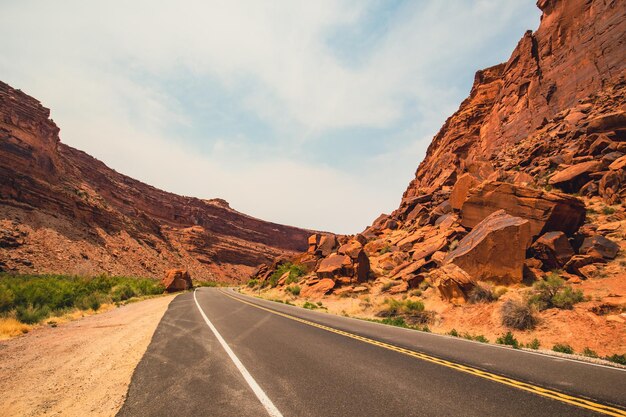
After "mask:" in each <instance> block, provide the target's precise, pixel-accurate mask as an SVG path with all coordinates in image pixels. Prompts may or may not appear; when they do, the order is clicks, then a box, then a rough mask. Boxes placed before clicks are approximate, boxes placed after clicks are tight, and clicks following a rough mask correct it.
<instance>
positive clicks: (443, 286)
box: [430, 264, 476, 304]
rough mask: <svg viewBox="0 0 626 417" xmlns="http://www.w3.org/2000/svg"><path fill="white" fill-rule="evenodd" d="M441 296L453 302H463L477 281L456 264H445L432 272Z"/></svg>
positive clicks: (432, 277)
mask: <svg viewBox="0 0 626 417" xmlns="http://www.w3.org/2000/svg"><path fill="white" fill-rule="evenodd" d="M430 278H431V279H432V280H433V284H434V285H435V288H437V290H438V291H439V294H440V295H441V298H443V299H444V300H446V301H449V302H451V303H453V304H463V303H465V301H466V300H467V296H468V295H469V292H470V291H471V290H472V288H474V286H475V285H476V283H475V282H474V280H473V279H472V277H471V276H470V275H469V274H468V273H467V272H465V271H464V270H463V269H461V268H459V267H458V266H456V265H454V264H448V265H444V266H443V267H441V268H439V269H436V270H434V271H432V272H431V273H430Z"/></svg>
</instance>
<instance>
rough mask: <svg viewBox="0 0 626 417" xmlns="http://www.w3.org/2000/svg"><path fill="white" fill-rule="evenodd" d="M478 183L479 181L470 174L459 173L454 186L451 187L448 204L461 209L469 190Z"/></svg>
mask: <svg viewBox="0 0 626 417" xmlns="http://www.w3.org/2000/svg"><path fill="white" fill-rule="evenodd" d="M478 184H480V181H479V180H478V178H476V177H475V176H473V175H472V174H469V173H465V174H463V175H461V176H460V177H459V178H458V179H457V180H456V183H454V187H452V192H451V193H450V206H451V207H452V208H453V209H455V210H461V207H462V206H463V203H464V202H465V199H466V198H467V195H468V194H469V190H470V189H471V188H473V187H475V186H477V185H478Z"/></svg>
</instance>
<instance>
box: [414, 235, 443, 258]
mask: <svg viewBox="0 0 626 417" xmlns="http://www.w3.org/2000/svg"><path fill="white" fill-rule="evenodd" d="M447 244H448V240H447V239H446V236H445V235H435V236H432V237H430V238H428V239H426V240H424V241H423V242H419V243H416V244H415V245H414V246H413V249H412V252H413V254H412V255H411V258H412V259H413V260H415V261H417V260H420V259H425V258H427V257H429V256H431V255H432V254H433V253H435V252H437V251H439V250H441V249H443V248H444V246H446V245H447Z"/></svg>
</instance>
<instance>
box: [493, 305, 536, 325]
mask: <svg viewBox="0 0 626 417" xmlns="http://www.w3.org/2000/svg"><path fill="white" fill-rule="evenodd" d="M500 314H501V315H502V324H503V325H504V326H506V327H510V328H512V329H518V330H527V329H532V328H534V327H535V325H536V324H537V319H536V318H535V315H534V312H533V309H532V307H531V306H529V305H528V304H523V303H520V302H518V301H514V300H507V301H506V302H505V303H504V304H502V307H501V308H500Z"/></svg>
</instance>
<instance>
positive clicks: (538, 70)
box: [249, 0, 626, 353]
mask: <svg viewBox="0 0 626 417" xmlns="http://www.w3.org/2000/svg"><path fill="white" fill-rule="evenodd" d="M537 6H538V7H539V8H540V9H541V11H542V16H541V22H540V25H539V28H538V29H537V30H536V31H534V32H533V31H527V32H526V33H525V34H524V36H523V37H522V39H521V40H520V41H519V43H518V45H517V47H516V48H515V50H514V51H513V52H512V54H511V56H510V58H509V60H508V61H507V62H505V63H501V64H498V65H495V66H492V67H489V68H486V69H484V70H480V71H478V72H476V75H475V78H474V84H473V86H472V89H471V91H470V94H469V97H468V98H467V99H465V100H464V101H463V102H462V103H461V105H460V107H459V109H458V110H457V111H456V112H455V113H454V114H453V115H452V116H450V117H449V118H448V119H447V120H446V122H445V123H444V125H443V126H442V128H441V130H440V131H439V132H438V133H437V134H436V135H435V137H434V138H433V140H432V143H431V144H430V146H429V148H428V151H427V154H426V157H425V158H424V160H423V161H422V162H421V163H420V164H419V166H418V168H417V171H416V173H415V177H414V178H413V179H412V180H411V182H410V184H409V185H408V187H407V189H406V191H405V192H404V194H403V196H402V199H401V203H400V205H399V207H398V208H397V209H396V210H395V211H393V212H392V213H390V214H381V215H380V216H379V217H378V218H377V219H376V220H375V221H374V222H373V223H372V225H371V226H369V227H368V228H366V229H365V230H364V231H363V232H362V233H360V234H357V235H352V236H334V235H328V234H316V235H313V236H311V237H310V238H309V250H308V251H307V252H306V253H302V254H300V255H298V256H295V257H291V258H281V259H278V260H275V261H274V263H273V264H272V265H268V266H266V267H263V268H261V269H260V270H259V271H258V272H257V274H256V275H254V276H253V278H252V281H251V282H250V284H249V285H250V287H252V288H253V289H256V290H258V291H260V292H261V293H263V291H265V292H266V298H272V299H281V300H283V301H285V300H286V301H289V302H292V303H298V302H300V303H301V302H305V303H306V302H309V301H308V300H319V304H320V305H325V306H326V307H327V308H328V309H329V310H330V311H332V312H335V313H337V314H348V315H355V316H360V317H364V318H368V319H377V318H380V317H383V318H384V317H389V316H401V318H402V320H404V321H406V322H408V323H409V324H411V325H416V326H418V327H419V326H421V325H424V324H427V326H430V327H429V328H430V329H433V330H434V331H439V332H449V331H452V330H454V332H453V333H455V334H456V333H457V331H463V332H465V334H466V335H468V337H471V334H474V335H475V334H476V333H477V332H478V333H481V334H482V335H487V337H489V338H494V337H497V336H499V335H500V334H503V333H504V332H507V331H512V332H513V333H514V334H515V335H516V336H517V337H520V338H521V340H522V341H523V342H524V341H525V342H530V341H531V340H532V339H533V338H534V337H539V338H541V339H542V343H548V342H549V343H554V344H556V343H559V342H567V343H569V344H571V345H572V346H574V348H575V349H576V350H577V351H580V350H582V349H583V348H589V347H591V349H596V350H598V351H600V352H602V353H615V352H619V353H623V351H626V340H625V339H624V337H623V334H624V333H623V332H624V329H625V327H626V313H624V312H625V311H626V272H625V270H626V268H625V267H626V259H625V257H624V251H625V250H626V242H625V236H626V211H625V210H624V201H626V105H625V103H626V100H625V95H626V59H624V58H626V54H625V51H626V35H625V34H626V8H624V7H623V6H624V4H623V2H620V1H608V0H607V1H604V0H594V1H587V0H573V1H558V0H540V1H538V3H537ZM293 265H300V266H302V268H303V269H304V270H305V271H308V272H307V273H304V274H303V273H301V271H300V270H299V269H297V268H296V269H294V267H293ZM550 285H554V286H555V287H558V290H556V291H557V292H558V291H563V293H565V292H566V293H568V294H570V295H571V294H575V297H576V300H575V302H572V304H571V305H569V304H568V305H566V306H563V305H561V308H554V306H552V307H553V308H546V305H545V303H544V304H537V302H536V299H537V297H539V295H538V293H540V292H541V288H544V289H545V287H546V286H550ZM295 286H297V287H298V288H297V289H294V287H295ZM559 294H561V293H559ZM394 300H395V301H394ZM407 300H408V301H407ZM533 300H534V301H533ZM407 302H410V303H413V304H409V305H412V306H413V307H415V306H417V305H421V307H420V308H421V310H420V311H422V310H424V309H425V310H426V311H427V312H428V314H426V313H424V312H423V311H422V312H421V313H419V314H417V313H416V312H415V311H413V313H412V314H409V313H408V312H406V311H405V314H401V311H400V310H401V309H400V308H399V307H397V306H401V305H403V304H402V303H407ZM397 303H400V304H397ZM311 305H312V304H311V303H309V304H306V306H311ZM393 306H396V307H397V308H396V307H393ZM511 306H514V307H515V308H517V309H518V310H517V311H525V312H526V313H525V314H527V315H528V323H527V325H528V326H527V328H522V327H518V328H515V327H511V326H510V325H507V320H505V317H504V316H505V315H507V314H508V313H507V312H509V311H511ZM313 307H315V306H314V305H313ZM405 307H406V306H405ZM407 308H408V307H407ZM415 308H417V307H415ZM405 309H406V308H405ZM418 310H419V309H418ZM531 314H534V315H535V316H532V317H531ZM404 321H403V323H404ZM529 328H534V331H531V332H528V331H525V330H528V329H529ZM591 328H592V329H593V331H588V329H591ZM520 330H521V331H520ZM492 340H493V339H492Z"/></svg>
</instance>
